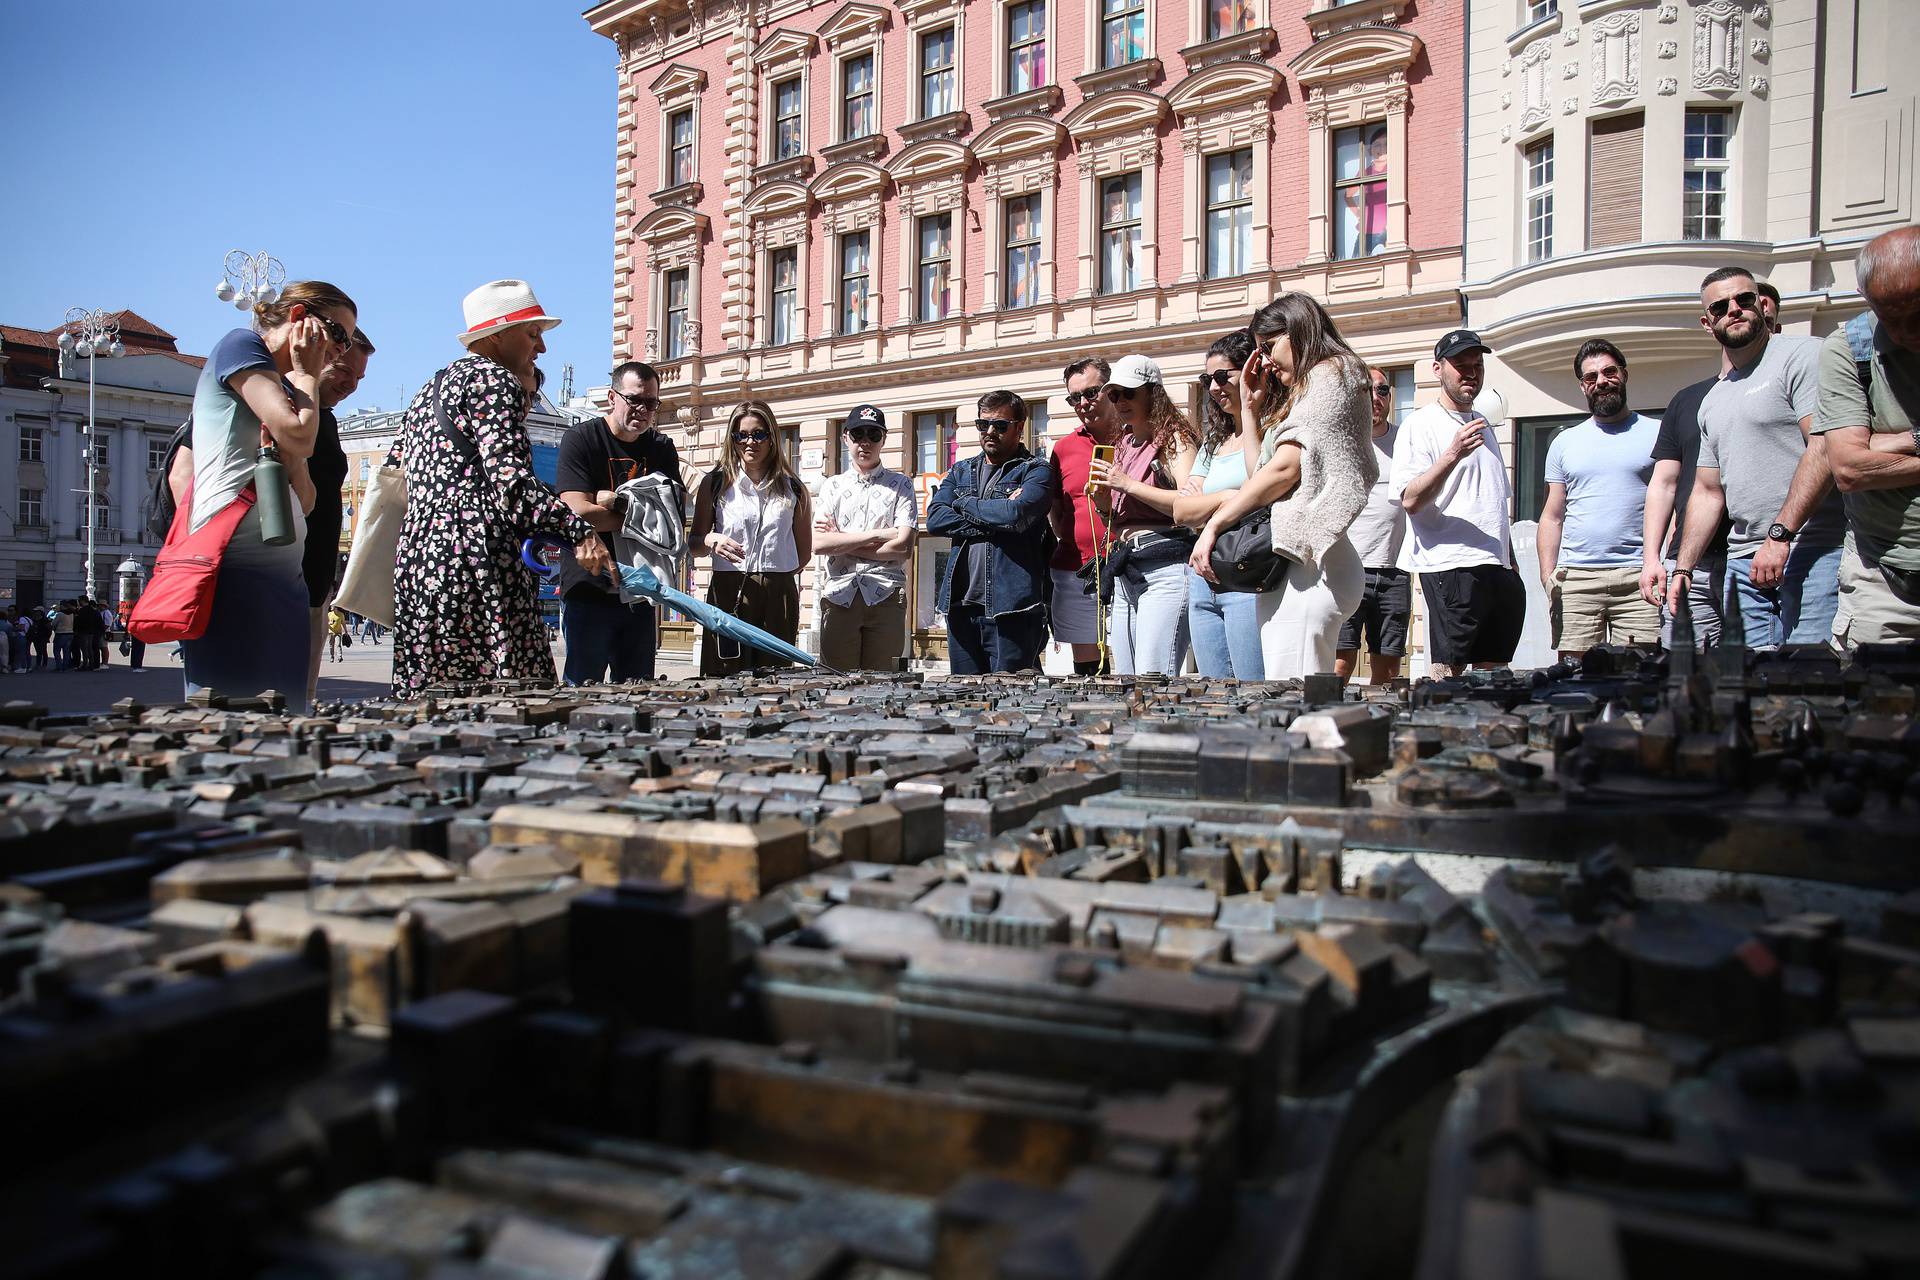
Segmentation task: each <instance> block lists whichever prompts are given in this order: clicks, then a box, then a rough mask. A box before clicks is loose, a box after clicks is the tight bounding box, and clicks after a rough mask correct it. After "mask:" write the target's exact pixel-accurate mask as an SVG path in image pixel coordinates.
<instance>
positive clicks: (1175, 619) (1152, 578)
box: [1107, 560, 1187, 676]
mask: <svg viewBox="0 0 1920 1280" xmlns="http://www.w3.org/2000/svg"><path fill="white" fill-rule="evenodd" d="M1146 578H1147V580H1146V582H1145V583H1144V584H1142V585H1140V586H1135V585H1134V584H1133V583H1132V582H1130V581H1128V580H1127V575H1125V574H1124V573H1123V574H1121V575H1120V576H1119V578H1118V579H1117V580H1116V581H1115V582H1114V584H1113V611H1112V613H1110V614H1109V615H1108V617H1107V645H1108V647H1109V648H1110V649H1112V651H1113V673H1114V674H1115V675H1119V676H1139V675H1147V674H1149V673H1151V672H1164V673H1165V674H1168V675H1177V674H1179V671H1180V667H1181V665H1182V664H1183V663H1185V662H1186V660H1187V562H1186V561H1185V560H1175V561H1174V562H1173V563H1171V564H1165V565H1162V566H1160V567H1159V568H1158V569H1154V570H1151V571H1150V572H1148V574H1147V575H1146Z"/></svg>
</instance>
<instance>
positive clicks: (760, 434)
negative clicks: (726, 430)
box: [733, 427, 773, 444]
mask: <svg viewBox="0 0 1920 1280" xmlns="http://www.w3.org/2000/svg"><path fill="white" fill-rule="evenodd" d="M771 439H773V432H771V431H768V430H766V429H764V428H761V427H755V428H754V429H753V430H751V431H736V432H734V433H733V442H734V443H735V444H765V443H766V442H767V441H769V440H771Z"/></svg>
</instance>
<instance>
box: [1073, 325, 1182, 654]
mask: <svg viewBox="0 0 1920 1280" xmlns="http://www.w3.org/2000/svg"><path fill="white" fill-rule="evenodd" d="M1102 390H1103V392H1104V394H1105V395H1106V397H1107V400H1108V401H1109V402H1110V403H1111V404H1112V405H1113V413H1114V418H1115V420H1116V421H1117V422H1118V423H1119V424H1120V428H1121V436H1120V440H1119V444H1118V447H1117V448H1116V450H1115V453H1114V458H1113V461H1112V462H1111V463H1109V462H1105V461H1102V460H1101V459H1099V458H1095V459H1094V460H1093V463H1092V465H1091V466H1090V467H1089V469H1088V477H1089V479H1090V481H1091V482H1092V484H1093V486H1094V491H1095V492H1094V505H1095V507H1097V508H1098V509H1099V510H1101V511H1102V512H1103V513H1104V514H1105V515H1106V517H1107V521H1108V528H1109V530H1110V531H1111V536H1112V539H1113V547H1112V551H1111V553H1110V564H1111V565H1112V575H1111V576H1112V578H1113V603H1112V605H1111V607H1110V608H1109V610H1108V613H1107V644H1108V646H1109V647H1110V648H1111V650H1112V652H1113V671H1114V674H1115V675H1123V676H1129V675H1147V674H1150V673H1154V672H1160V673H1164V674H1167V675H1174V674H1177V673H1178V672H1179V670H1180V668H1181V666H1182V665H1183V664H1184V663H1185V662H1186V660H1187V568H1186V565H1187V556H1188V554H1189V553H1190V552H1191V550H1192V548H1193V534H1192V532H1191V531H1190V530H1187V529H1183V528H1181V527H1180V526H1179V525H1177V524H1175V523H1174V520H1173V504H1174V500H1175V498H1176V496H1177V495H1178V493H1179V490H1180V486H1181V485H1183V484H1185V483H1186V482H1187V475H1188V473H1189V472H1191V471H1192V469H1193V460H1194V457H1195V455H1196V454H1197V453H1198V452H1199V448H1200V437H1199V434H1198V433H1197V432H1195V431H1194V429H1193V424H1192V423H1190V422H1188V421H1187V416H1186V415H1185V414H1184V413H1181V412H1180V410H1179V409H1178V408H1177V407H1175V405H1174V403H1173V401H1172V399H1171V398H1169V397H1168V395H1167V388H1166V384H1165V381H1164V379H1163V378H1162V376H1161V373H1160V366H1159V365H1158V364H1156V363H1155V362H1154V361H1152V360H1149V359H1148V358H1147V357H1145V356H1143V355H1128V356H1122V357H1121V358H1120V359H1118V360H1116V361H1114V363H1113V372H1112V373H1110V374H1109V375H1108V376H1107V381H1106V385H1105V386H1104V387H1103V388H1102Z"/></svg>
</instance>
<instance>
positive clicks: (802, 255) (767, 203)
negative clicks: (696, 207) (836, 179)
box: [741, 181, 813, 347]
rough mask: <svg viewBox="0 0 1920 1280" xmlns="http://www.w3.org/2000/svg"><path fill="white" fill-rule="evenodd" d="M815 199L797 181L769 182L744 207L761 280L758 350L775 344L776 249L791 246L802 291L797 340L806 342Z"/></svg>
mask: <svg viewBox="0 0 1920 1280" xmlns="http://www.w3.org/2000/svg"><path fill="white" fill-rule="evenodd" d="M812 204H813V202H812V200H811V198H810V197H809V196H808V194H807V189H806V188H805V187H803V186H801V185H800V184H799V183H798V182H791V181H788V182H774V183H768V184H767V185H765V186H762V187H760V188H758V189H757V190H755V191H754V193H753V194H752V195H751V196H749V197H747V201H746V203H745V204H744V205H742V206H741V212H742V213H743V214H745V215H746V220H747V226H748V231H747V237H748V239H747V243H748V246H749V247H750V248H751V249H752V251H753V261H754V263H755V264H756V267H757V270H758V275H759V277H760V281H761V287H760V293H761V294H762V295H763V296H762V297H761V298H760V299H759V305H757V306H755V307H754V318H753V343H754V345H755V346H756V347H767V346H771V345H773V322H772V317H773V306H772V302H773V264H772V261H771V259H772V256H773V251H774V250H775V249H785V248H788V247H792V248H795V249H797V250H798V252H797V253H796V255H795V256H796V257H797V259H798V265H799V268H800V275H799V280H798V282H797V283H798V286H799V290H798V293H797V294H796V295H795V302H796V310H797V314H796V316H795V318H794V341H796V342H805V341H806V340H807V332H808V325H807V297H808V293H807V277H808V266H809V259H810V257H811V254H810V253H809V252H808V249H809V240H810V236H809V234H808V231H809V228H808V214H809V212H810V211H811V209H812Z"/></svg>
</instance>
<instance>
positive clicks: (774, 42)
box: [750, 29, 820, 69]
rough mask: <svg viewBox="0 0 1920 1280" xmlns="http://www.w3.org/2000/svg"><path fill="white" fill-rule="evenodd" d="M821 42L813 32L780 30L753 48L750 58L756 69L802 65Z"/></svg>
mask: <svg viewBox="0 0 1920 1280" xmlns="http://www.w3.org/2000/svg"><path fill="white" fill-rule="evenodd" d="M819 47H820V42H819V40H817V39H816V38H815V37H814V34H813V33H812V32H811V31H792V30H785V29H783V30H780V31H776V32H774V33H773V34H772V35H770V36H768V37H767V38H766V39H765V40H762V41H761V42H760V43H759V44H757V45H755V46H754V47H753V53H752V54H751V55H750V57H751V58H752V60H753V65H754V67H755V68H756V69H765V68H769V67H784V66H786V65H788V64H792V65H795V66H798V65H801V64H803V63H805V62H806V60H807V59H808V58H811V57H812V56H813V54H814V51H815V50H816V49H818V48H819Z"/></svg>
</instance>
